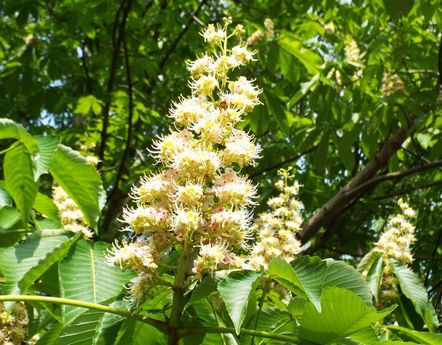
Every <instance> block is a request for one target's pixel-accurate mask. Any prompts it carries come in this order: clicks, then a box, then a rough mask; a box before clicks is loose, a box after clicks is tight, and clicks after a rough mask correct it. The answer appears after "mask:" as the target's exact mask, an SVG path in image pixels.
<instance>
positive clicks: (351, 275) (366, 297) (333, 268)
mask: <svg viewBox="0 0 442 345" xmlns="http://www.w3.org/2000/svg"><path fill="white" fill-rule="evenodd" d="M325 261H326V262H327V272H326V274H325V278H324V287H326V286H336V287H340V288H343V289H347V290H350V291H352V292H353V293H354V294H356V295H357V296H359V297H360V298H361V299H362V300H363V301H365V303H367V305H369V306H372V305H373V302H372V297H371V293H370V289H369V287H368V284H367V282H366V281H365V279H364V278H363V277H362V276H361V275H360V274H359V273H358V272H357V271H356V270H355V269H354V268H353V267H352V266H350V265H348V264H347V263H345V262H343V261H336V260H333V259H326V260H325Z"/></svg>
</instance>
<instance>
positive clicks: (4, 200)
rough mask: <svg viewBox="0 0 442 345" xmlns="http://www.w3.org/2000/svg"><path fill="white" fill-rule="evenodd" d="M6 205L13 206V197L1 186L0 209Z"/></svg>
mask: <svg viewBox="0 0 442 345" xmlns="http://www.w3.org/2000/svg"><path fill="white" fill-rule="evenodd" d="M5 206H12V198H11V196H10V195H9V194H8V192H7V191H6V190H5V189H3V188H2V187H0V209H1V208H3V207H5Z"/></svg>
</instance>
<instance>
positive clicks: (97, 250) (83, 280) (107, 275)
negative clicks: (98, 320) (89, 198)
mask: <svg viewBox="0 0 442 345" xmlns="http://www.w3.org/2000/svg"><path fill="white" fill-rule="evenodd" d="M109 247H110V244H108V243H103V242H95V243H92V242H88V241H86V240H81V241H78V242H77V243H76V244H75V246H74V247H73V248H72V251H71V253H70V254H69V255H68V256H67V257H66V258H65V259H64V260H63V261H62V262H60V263H59V266H58V268H59V272H58V273H59V277H60V294H61V296H62V297H65V298H72V299H76V300H80V301H85V302H91V303H103V302H105V301H109V300H111V299H112V298H114V297H116V296H117V295H118V294H119V293H120V292H121V291H122V290H123V286H124V284H126V283H127V282H128V281H129V280H130V278H131V276H132V274H131V273H129V272H127V271H126V272H122V271H121V270H119V269H117V268H116V267H113V266H110V265H109V264H107V263H106V262H105V255H106V250H107V249H108V248H109ZM82 311H83V310H82V308H78V307H74V306H63V319H64V321H65V322H70V321H72V320H73V319H75V318H76V317H77V316H78V315H80V314H81V313H82Z"/></svg>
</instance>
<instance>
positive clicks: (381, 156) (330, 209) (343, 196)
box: [300, 128, 409, 242]
mask: <svg viewBox="0 0 442 345" xmlns="http://www.w3.org/2000/svg"><path fill="white" fill-rule="evenodd" d="M408 135H409V133H407V131H406V130H405V129H404V128H401V129H399V130H398V131H397V132H396V133H395V134H393V136H392V137H391V138H390V139H389V140H388V141H387V142H386V143H385V144H384V145H383V146H382V148H381V149H380V150H379V151H378V152H377V153H376V155H375V156H374V157H373V159H371V160H370V161H369V162H368V164H367V165H366V166H365V167H364V168H363V169H362V170H361V171H360V172H359V173H358V174H357V175H356V176H355V177H354V178H353V179H351V181H350V182H348V183H347V184H346V185H345V186H344V187H343V188H342V189H341V190H340V191H339V192H337V193H336V194H335V195H334V196H333V197H332V198H331V199H330V200H329V201H327V202H326V203H325V204H324V206H322V207H321V208H320V209H319V210H318V211H317V212H316V213H315V215H314V216H313V217H311V218H310V220H309V221H308V223H307V224H306V225H305V226H304V229H303V230H302V232H301V234H300V236H301V239H302V240H303V242H306V241H308V240H309V239H310V238H312V237H313V236H314V235H315V234H316V233H317V232H318V231H319V229H320V228H321V227H323V226H325V225H327V224H328V223H329V222H330V221H331V220H332V219H333V218H334V217H336V216H337V215H339V214H340V213H341V212H342V210H343V209H344V208H345V206H346V205H347V204H348V202H349V201H351V199H353V198H352V197H351V195H352V194H350V192H351V191H352V190H353V189H355V188H357V187H359V186H360V185H362V184H363V183H365V182H366V181H368V180H370V179H372V178H373V177H374V176H375V175H376V173H377V172H378V171H379V170H381V169H382V168H383V167H384V166H385V165H386V164H387V162H388V160H389V159H390V157H391V156H392V155H394V154H395V153H396V151H398V150H399V149H400V148H401V146H402V143H403V142H404V141H405V139H406V138H407V136H408Z"/></svg>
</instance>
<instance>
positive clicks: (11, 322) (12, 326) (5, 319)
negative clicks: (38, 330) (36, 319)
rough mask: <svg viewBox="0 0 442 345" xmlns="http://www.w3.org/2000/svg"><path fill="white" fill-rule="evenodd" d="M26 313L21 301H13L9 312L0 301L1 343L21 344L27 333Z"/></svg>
mask: <svg viewBox="0 0 442 345" xmlns="http://www.w3.org/2000/svg"><path fill="white" fill-rule="evenodd" d="M28 322H29V320H28V315H27V313H26V307H25V305H24V304H23V303H15V304H14V306H13V307H12V311H11V313H9V312H7V311H6V308H5V305H4V304H3V303H1V302H0V339H1V341H2V342H1V344H3V345H19V344H23V342H24V341H25V339H26V335H27V333H28Z"/></svg>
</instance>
